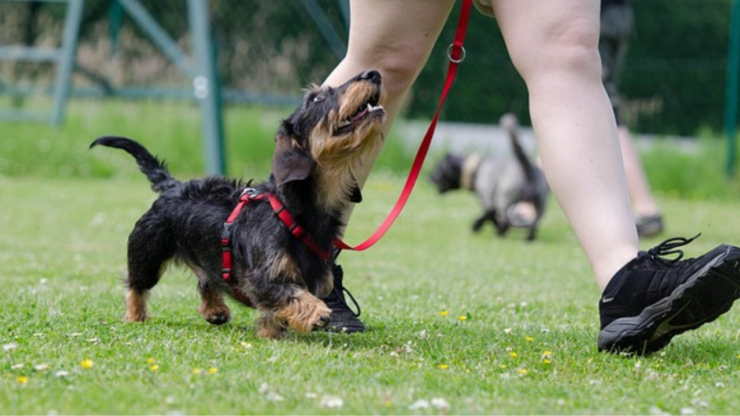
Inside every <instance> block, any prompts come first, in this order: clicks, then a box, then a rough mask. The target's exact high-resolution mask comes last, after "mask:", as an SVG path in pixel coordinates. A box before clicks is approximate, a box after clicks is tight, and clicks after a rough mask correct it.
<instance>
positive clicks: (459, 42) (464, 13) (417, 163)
mask: <svg viewBox="0 0 740 416" xmlns="http://www.w3.org/2000/svg"><path fill="white" fill-rule="evenodd" d="M471 6H472V0H463V2H462V6H461V8H460V18H459V20H458V23H457V33H456V34H455V40H454V42H453V43H452V44H451V45H450V47H449V48H448V49H447V55H448V57H449V59H450V64H449V66H448V68H447V79H446V80H445V85H444V88H443V89H442V96H441V97H440V99H439V105H438V106H437V112H436V113H435V114H434V118H433V119H432V122H431V123H430V124H429V129H427V133H426V135H425V136H424V140H422V142H421V144H420V145H419V151H418V152H417V153H416V158H414V163H413V165H411V171H410V172H409V177H408V179H406V184H405V185H404V187H403V190H402V191H401V195H400V196H399V197H398V200H397V201H396V205H395V206H394V207H393V209H392V210H391V212H390V213H389V214H388V216H387V217H386V218H385V220H384V221H383V223H382V224H381V225H380V227H378V229H377V230H376V231H375V233H373V234H372V235H371V236H370V237H369V238H368V239H367V240H365V241H363V242H362V243H360V244H358V245H356V246H354V247H352V246H349V245H347V244H346V243H345V242H344V241H342V240H341V239H337V240H336V241H335V242H334V244H335V245H336V246H337V247H339V248H341V249H345V250H353V251H364V250H366V249H368V248H370V247H372V246H373V245H375V243H377V242H378V240H380V239H381V238H382V237H383V235H384V234H385V233H386V231H388V229H389V228H391V225H393V222H394V221H396V218H398V216H399V215H400V214H401V211H403V208H404V206H406V202H407V201H408V199H409V196H411V191H413V189H414V185H416V180H417V179H418V178H419V173H421V167H422V165H423V164H424V159H425V158H426V156H427V153H428V151H429V145H430V144H431V143H432V137H433V136H434V130H435V129H436V128H437V120H438V119H439V113H440V111H441V110H442V105H443V104H444V102H445V99H446V98H447V92H448V91H449V90H450V87H451V86H452V82H453V80H454V79H455V75H457V67H458V64H460V62H462V61H463V59H465V48H463V43H464V41H465V33H466V32H467V30H468V18H469V16H470V9H471Z"/></svg>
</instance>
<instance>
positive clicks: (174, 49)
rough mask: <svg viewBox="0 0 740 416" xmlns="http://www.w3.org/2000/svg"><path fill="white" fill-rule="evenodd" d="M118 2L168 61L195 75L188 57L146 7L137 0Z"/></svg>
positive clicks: (189, 7)
mask: <svg viewBox="0 0 740 416" xmlns="http://www.w3.org/2000/svg"><path fill="white" fill-rule="evenodd" d="M118 2H119V3H120V4H121V6H123V8H124V9H125V10H126V12H127V13H128V14H129V16H131V18H133V19H134V21H136V23H137V24H138V25H139V27H141V28H142V29H143V30H144V32H146V34H147V35H148V36H149V38H150V39H151V40H152V41H153V42H154V44H155V45H157V46H158V47H159V50H161V51H162V52H163V53H164V54H165V55H166V56H167V58H168V59H169V60H170V62H172V63H174V64H175V66H177V67H178V68H179V69H180V71H182V72H183V73H184V74H187V75H188V76H192V77H195V72H197V71H194V70H193V68H192V66H191V65H190V62H189V60H188V57H187V56H185V55H184V54H183V53H182V52H181V51H180V48H179V47H178V46H177V42H175V41H174V40H172V38H170V36H169V35H168V34H167V32H165V31H164V29H162V27H161V26H160V25H159V24H158V23H157V21H156V20H155V19H154V18H153V17H152V16H151V15H150V14H149V12H148V11H147V10H146V8H144V6H142V5H141V2H139V0H118ZM190 3H191V2H190V1H188V10H189V11H190V9H192V8H193V7H192V6H191V5H190ZM205 9H206V10H208V8H207V7H205ZM207 16H208V15H207V14H206V17H207ZM190 18H191V19H190V26H191V27H193V21H192V16H190Z"/></svg>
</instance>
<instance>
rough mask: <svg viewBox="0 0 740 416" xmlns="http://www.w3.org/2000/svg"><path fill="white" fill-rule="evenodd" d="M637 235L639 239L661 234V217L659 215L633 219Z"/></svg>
mask: <svg viewBox="0 0 740 416" xmlns="http://www.w3.org/2000/svg"><path fill="white" fill-rule="evenodd" d="M635 225H636V226H637V235H639V236H640V237H654V236H656V235H658V234H660V233H662V232H663V216H662V215H660V214H655V215H650V216H648V217H637V218H635Z"/></svg>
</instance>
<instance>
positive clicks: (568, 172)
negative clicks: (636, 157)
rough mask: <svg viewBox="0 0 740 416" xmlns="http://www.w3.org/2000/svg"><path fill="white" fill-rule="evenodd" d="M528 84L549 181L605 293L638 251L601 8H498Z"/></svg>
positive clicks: (535, 1)
mask: <svg viewBox="0 0 740 416" xmlns="http://www.w3.org/2000/svg"><path fill="white" fill-rule="evenodd" d="M493 5H494V10H495V12H496V16H497V19H498V22H499V26H500V27H501V31H502V33H503V35H504V38H505V40H506V44H507V48H508V50H509V54H510V55H511V57H512V59H513V61H514V64H515V65H516V67H517V69H518V71H519V73H520V74H521V75H522V77H523V78H524V80H525V82H526V84H527V88H528V90H529V97H530V101H529V102H530V113H531V116H532V120H533V127H534V129H535V132H536V136H537V139H538V149H539V153H540V156H541V158H542V162H543V167H544V170H545V173H546V175H547V179H548V181H549V183H550V186H551V187H552V190H553V192H554V194H555V196H556V197H557V198H558V201H559V202H560V205H561V207H562V208H563V210H564V212H565V214H566V216H567V217H568V220H569V221H570V223H571V225H572V226H573V230H574V231H575V233H576V236H577V237H578V240H579V241H580V243H581V246H582V247H583V249H584V251H585V253H586V257H587V258H588V260H589V262H590V263H591V267H592V268H593V270H594V273H595V274H596V279H597V282H598V284H599V287H601V288H602V289H603V288H604V287H606V285H607V283H608V282H609V280H610V279H611V278H612V277H613V276H614V274H615V273H616V271H617V270H619V269H620V268H621V267H622V266H624V265H625V264H626V263H627V262H628V261H630V260H632V259H633V258H634V257H635V256H636V254H637V251H638V240H637V233H636V230H635V227H634V220H633V217H632V212H631V208H630V201H629V196H628V193H627V184H626V179H625V173H624V168H623V166H622V159H621V154H620V149H619V141H618V137H617V128H616V122H615V120H614V115H613V112H612V108H611V105H610V102H609V99H608V97H607V95H606V92H605V90H604V87H603V84H602V81H601V62H600V59H599V54H598V48H597V44H598V38H599V2H598V1H597V0H588V1H586V0H548V1H541V0H515V1H514V0H494V3H493Z"/></svg>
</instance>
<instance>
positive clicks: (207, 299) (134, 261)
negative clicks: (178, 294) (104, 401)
mask: <svg viewBox="0 0 740 416" xmlns="http://www.w3.org/2000/svg"><path fill="white" fill-rule="evenodd" d="M381 93H382V89H381V79H380V74H379V73H378V72H377V71H367V72H364V73H362V74H360V75H358V76H357V77H355V78H353V79H352V80H350V81H348V82H347V83H345V84H343V85H342V86H339V87H337V88H330V87H321V88H319V87H312V88H310V89H309V90H308V91H307V92H306V94H305V96H304V98H303V101H302V103H301V104H300V105H299V107H298V108H297V109H296V110H295V112H294V113H293V114H292V115H291V116H290V117H288V118H287V119H285V120H284V121H283V122H282V125H281V126H280V129H279V131H278V133H277V136H276V139H275V141H276V146H275V153H274V156H273V160H272V173H271V175H270V178H269V181H267V182H264V183H260V184H256V185H251V184H250V183H243V182H241V181H238V180H231V179H226V178H220V177H209V178H205V179H200V180H191V181H189V182H184V183H183V182H180V181H178V180H177V179H175V178H173V177H172V176H171V175H170V173H169V172H168V171H167V168H166V165H165V164H164V163H163V162H161V161H160V160H158V159H157V158H156V157H154V156H152V154H151V153H149V151H147V150H146V149H145V148H144V147H143V146H141V145H140V144H138V143H136V142H134V141H133V140H129V139H126V138H120V137H101V138H99V139H97V140H95V141H94V142H93V143H92V145H91V146H90V147H93V146H95V145H104V146H108V147H114V148H118V149H123V150H125V151H126V152H128V153H129V154H131V155H132V156H133V157H134V158H135V159H136V162H137V164H138V165H139V168H140V170H141V171H142V172H143V173H144V174H145V175H146V176H147V178H148V179H149V181H150V182H151V184H152V189H153V190H154V191H155V192H157V193H159V194H160V196H159V197H158V199H157V200H155V201H154V203H153V205H152V207H151V209H150V210H149V211H148V212H147V213H145V214H144V216H143V217H141V219H139V221H138V222H137V223H136V225H135V227H134V230H133V231H132V232H131V235H130V237H129V243H128V275H127V277H126V280H125V284H126V287H127V289H128V293H127V295H126V315H125V318H124V319H125V320H126V321H136V322H138V321H144V320H146V319H147V318H148V317H149V314H148V311H147V297H148V295H149V292H150V290H151V289H152V288H153V287H154V286H155V285H156V284H157V282H158V281H159V278H160V276H161V274H162V273H163V271H164V270H165V268H166V265H167V264H168V263H169V262H170V261H171V260H176V261H177V262H179V263H181V264H184V265H187V266H188V267H190V269H192V270H193V272H194V273H195V275H196V276H197V277H198V291H199V292H200V296H201V299H202V303H201V306H200V308H199V312H200V314H201V315H202V316H203V317H204V318H205V319H206V320H207V321H208V322H210V323H212V324H223V323H226V322H228V321H229V320H230V319H231V311H230V310H229V308H228V306H227V305H226V304H225V303H224V299H223V295H224V294H227V295H230V296H232V297H234V298H235V299H237V300H239V301H241V302H242V303H244V304H246V305H247V306H251V307H254V308H256V309H257V310H259V311H261V312H262V315H261V317H260V318H259V319H258V321H257V326H258V329H257V335H258V336H260V337H265V338H280V337H282V336H283V335H284V334H285V331H286V329H287V328H292V329H294V330H296V331H297V332H300V333H306V332H309V331H311V330H313V329H317V328H322V327H325V326H326V325H328V323H329V322H330V316H331V310H330V309H329V308H328V307H327V306H326V305H325V304H324V302H322V301H321V300H320V299H322V298H323V297H325V296H326V295H327V294H328V293H329V292H330V291H331V289H332V286H333V277H332V273H331V266H332V263H333V258H332V257H331V255H330V254H329V253H331V252H332V249H333V244H334V240H335V239H336V238H337V237H338V235H339V230H340V226H341V225H342V224H341V213H342V212H343V211H344V209H345V207H346V206H347V204H348V203H349V202H350V201H351V200H352V196H353V195H356V194H357V192H358V189H357V184H356V182H355V179H354V177H353V176H352V174H351V172H353V171H354V170H355V169H357V168H358V166H359V165H360V164H361V163H363V161H364V160H365V159H366V158H367V155H368V154H370V153H372V152H374V151H376V148H377V146H379V145H380V144H381V142H382V140H383V136H382V134H381V125H382V123H383V120H384V118H385V110H384V109H383V107H382V106H381V98H382V97H381V96H382V94H381ZM260 195H261V196H264V198H262V197H260ZM245 198H246V199H245ZM240 201H245V205H243V208H242V210H241V211H237V210H235V207H237V205H238V204H239V203H240ZM273 201H278V202H277V206H276V205H274V204H273ZM247 202H248V203H247ZM236 212H238V214H235V213H236ZM286 213H289V214H290V215H291V216H292V218H293V219H294V220H295V225H293V226H291V227H290V229H289V228H288V226H286V224H287V223H286V222H285V221H284V220H283V219H282V216H283V215H285V214H286ZM230 214H231V216H232V217H234V218H233V223H232V224H231V225H230V226H229V227H226V226H225V225H224V223H225V222H226V221H227V218H229V217H230ZM276 214H277V215H276ZM222 233H224V234H222ZM224 239H225V241H227V242H229V247H228V248H227V249H226V250H225V251H229V252H230V253H231V254H230V256H233V268H232V269H222V268H225V266H224V265H225V264H226V261H225V260H222V243H223V241H224ZM224 270H227V271H228V272H225V271H224ZM227 280H229V282H227Z"/></svg>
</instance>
